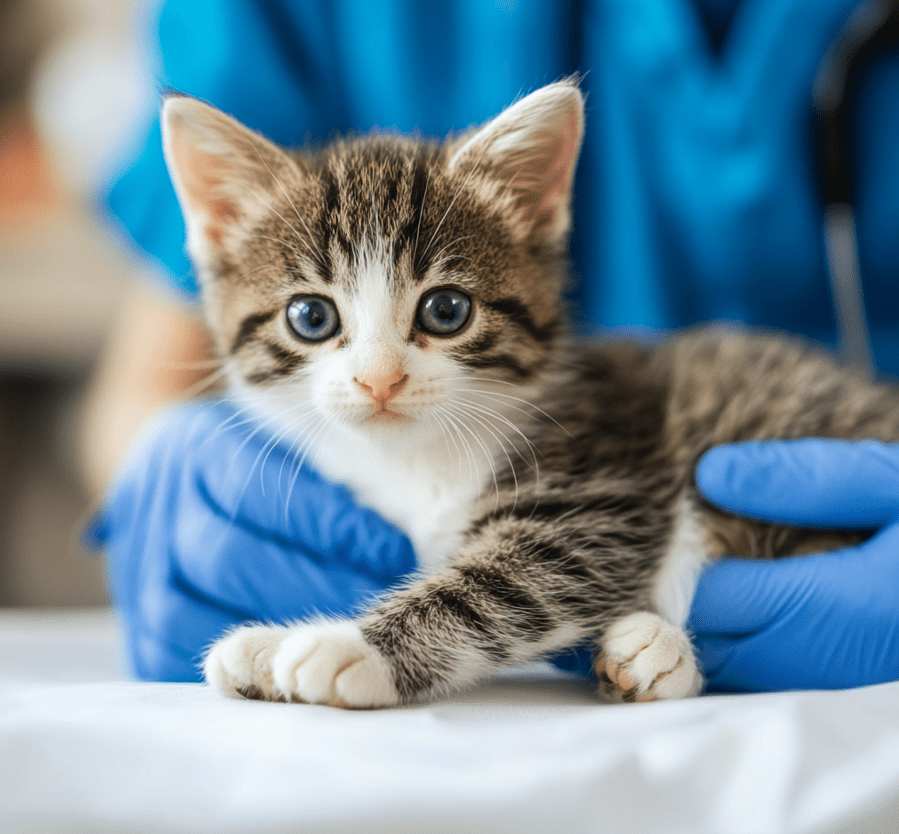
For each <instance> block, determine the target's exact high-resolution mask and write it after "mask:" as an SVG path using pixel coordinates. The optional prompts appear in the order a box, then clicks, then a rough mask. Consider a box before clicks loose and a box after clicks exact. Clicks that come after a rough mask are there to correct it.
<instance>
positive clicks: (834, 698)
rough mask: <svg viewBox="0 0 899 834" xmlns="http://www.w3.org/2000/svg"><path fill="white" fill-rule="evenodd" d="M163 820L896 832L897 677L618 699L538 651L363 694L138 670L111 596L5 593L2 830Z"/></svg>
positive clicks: (310, 825)
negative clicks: (776, 691) (53, 599)
mask: <svg viewBox="0 0 899 834" xmlns="http://www.w3.org/2000/svg"><path fill="white" fill-rule="evenodd" d="M162 831H172V832H206V831H209V832H282V831H284V832H287V831H291V832H293V831H297V832H389V834H397V833H398V832H410V833H411V832H448V833H449V832H452V833H453V834H460V833H461V832H490V833H491V834H495V832H506V831H509V832H553V833H554V834H556V832H558V834H567V832H594V831H595V832H603V834H615V833H616V832H628V834H635V833H636V834H642V833H643V832H656V831H658V832H684V834H688V833H689V834H701V832H728V834H729V833H730V832H734V834H743V833H744V832H747V833H748V832H760V834H779V833H780V832H809V834H818V833H819V832H840V833H841V834H843V832H847V834H848V832H853V834H856V832H891V831H899V684H889V685H885V686H877V687H869V688H865V689H859V690H855V691H849V692H835V693H827V692H806V693H787V694H780V695H763V696H740V697H706V698H698V699H693V700H688V701H680V702H668V703H656V704H635V705H626V706H608V705H602V704H600V703H598V702H597V701H596V700H595V699H594V697H593V695H592V694H591V692H590V689H589V687H588V686H587V685H585V684H584V683H583V682H582V681H579V680H575V679H571V678H568V677H566V676H564V675H561V674H559V673H555V672H554V671H551V670H549V668H548V667H542V666H538V667H532V668H529V669H525V670H513V671H511V672H510V673H508V674H506V675H504V676H501V677H499V678H497V679H495V680H494V681H492V682H490V683H488V684H486V685H484V686H482V687H479V688H478V689H475V690H473V691H471V692H467V693H464V694H462V695H459V696H456V697H454V698H452V699H449V700H446V701H442V702H437V703H433V704H426V705H421V706H418V707H414V708H410V709H399V710H384V711H377V712H353V711H343V710H334V709H330V708H326V707H310V706H299V705H286V704H268V703H259V702H251V701H238V700H229V699H227V698H224V697H221V696H219V695H218V694H216V693H214V692H212V691H210V690H209V689H207V688H206V687H203V686H199V685H188V684H147V683H137V682H133V681H130V680H128V679H127V675H126V674H125V672H124V667H123V664H122V663H121V660H120V652H119V641H118V637H117V632H116V624H115V619H114V617H113V616H112V615H111V614H110V613H109V612H105V611H95V612H56V613H52V612H45V613H42V614H41V613H38V614H35V613H24V612H0V832H4V833H5V832H10V834H12V833H13V832H15V834H28V833H29V832H41V834H51V833H52V832H162Z"/></svg>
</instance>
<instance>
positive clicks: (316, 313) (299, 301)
mask: <svg viewBox="0 0 899 834" xmlns="http://www.w3.org/2000/svg"><path fill="white" fill-rule="evenodd" d="M287 321H288V323H289V324H290V327H291V330H293V332H294V333H296V334H297V336H299V337H300V338H301V339H305V340H306V341H307V342H324V341H325V340H326V339H330V338H331V337H332V336H333V335H334V334H335V333H337V331H338V330H339V329H340V316H338V315H337V308H336V307H335V306H334V302H332V301H329V300H328V299H327V298H322V297H321V296H317V295H304V296H302V297H301V298H295V299H294V300H293V301H291V302H290V305H289V306H288V308H287Z"/></svg>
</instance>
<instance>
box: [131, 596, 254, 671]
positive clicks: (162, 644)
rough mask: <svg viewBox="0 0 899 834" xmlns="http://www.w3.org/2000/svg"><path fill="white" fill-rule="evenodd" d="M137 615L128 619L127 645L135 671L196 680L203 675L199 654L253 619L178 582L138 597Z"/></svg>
mask: <svg viewBox="0 0 899 834" xmlns="http://www.w3.org/2000/svg"><path fill="white" fill-rule="evenodd" d="M141 606H142V607H141V610H140V617H139V618H135V617H133V616H132V617H131V618H130V619H131V622H130V623H129V624H128V631H129V633H128V651H129V656H130V660H131V666H132V669H133V670H134V673H135V675H136V676H137V677H139V678H141V679H143V680H152V681H178V682H183V683H195V682H198V681H201V680H202V674H201V672H200V668H201V664H202V660H203V655H204V653H205V651H206V649H207V648H208V647H209V645H210V644H211V643H212V641H213V640H215V639H216V638H217V637H219V636H220V635H221V634H223V633H224V632H225V631H227V630H228V629H229V628H231V627H232V626H234V625H237V624H239V623H241V622H245V621H246V620H248V619H251V618H250V616H249V615H248V614H246V613H242V612H238V611H235V610H233V609H227V608H220V607H217V606H215V605H212V604H210V603H209V601H207V600H204V599H200V598H197V597H195V596H194V594H193V593H192V591H191V590H190V589H188V588H185V587H184V586H183V584H182V583H179V582H176V583H174V587H171V586H170V587H169V588H167V589H166V591H165V592H164V593H154V594H153V596H152V597H151V598H149V599H144V600H141Z"/></svg>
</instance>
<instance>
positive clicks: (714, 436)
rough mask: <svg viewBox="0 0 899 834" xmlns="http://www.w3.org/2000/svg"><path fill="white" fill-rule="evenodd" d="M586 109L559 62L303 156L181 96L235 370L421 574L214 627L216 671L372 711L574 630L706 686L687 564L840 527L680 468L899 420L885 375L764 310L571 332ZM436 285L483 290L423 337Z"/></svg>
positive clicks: (798, 543) (222, 341) (602, 654)
mask: <svg viewBox="0 0 899 834" xmlns="http://www.w3.org/2000/svg"><path fill="white" fill-rule="evenodd" d="M582 121H583V112H582V102H581V97H580V94H579V92H578V90H577V87H576V85H575V84H574V83H573V82H560V83H558V84H554V85H550V86H549V87H546V88H544V89H543V90H539V91H537V92H536V93H534V94H532V95H531V96H528V97H527V98H525V99H523V100H522V101H520V102H518V103H517V104H515V105H513V106H512V107H511V108H509V109H508V110H507V111H506V112H505V113H504V114H502V115H501V116H500V117H498V118H497V119H496V120H494V122H491V123H489V124H488V125H486V126H485V127H483V128H480V129H477V130H474V131H472V132H470V133H469V134H467V135H465V136H463V137H461V138H459V139H454V140H449V141H447V142H446V143H444V144H442V145H438V144H432V143H428V142H424V141H419V140H412V139H408V138H404V137H386V136H372V137H363V138H359V139H349V140H342V141H339V142H336V143H334V144H332V145H330V146H328V147H326V148H324V149H322V150H320V151H318V152H315V153H309V154H297V153H293V152H288V151H284V150H282V149H279V148H277V147H276V146H274V145H272V144H271V143H269V142H268V141H267V140H265V139H263V138H262V137H259V136H256V135H255V134H253V133H251V132H250V131H248V130H247V129H245V128H243V127H242V126H240V125H239V124H237V123H236V122H234V121H233V120H231V119H230V118H229V117H227V116H224V115H223V114H220V113H218V111H215V110H213V109H212V108H210V107H208V106H207V105H204V104H202V103H200V102H195V101H192V100H190V99H183V98H176V99H173V100H170V101H169V102H168V103H167V105H166V111H165V118H164V125H165V137H166V154H167V158H168V159H169V163H170V168H171V170H172V175H173V179H174V181H175V184H176V189H177V190H178V193H179V197H180V199H181V202H182V206H183V207H184V210H185V215H186V218H187V225H188V237H189V245H190V248H191V253H192V255H193V258H194V261H195V263H196V265H197V268H198V271H199V273H200V277H201V279H202V283H203V291H204V299H205V302H206V311H207V315H208V317H209V322H210V326H211V328H212V331H213V333H214V334H215V336H216V338H217V340H218V345H219V348H220V350H221V353H222V355H223V357H224V358H225V360H226V362H227V363H228V365H229V367H230V371H231V379H232V384H233V388H234V390H235V392H236V393H237V395H238V396H240V397H242V398H244V399H245V400H246V401H247V402H248V403H249V404H250V405H251V406H252V407H253V408H254V409H255V410H256V412H257V413H258V414H260V415H262V417H263V418H264V419H265V420H267V421H269V422H270V423H271V424H272V425H274V426H276V428H277V432H278V433H279V436H285V437H288V438H289V439H290V440H291V441H292V442H294V443H295V444H296V446H297V448H298V449H299V450H301V452H298V465H299V464H301V463H302V461H305V460H306V459H307V455H308V459H309V460H310V461H312V462H314V464H315V465H316V466H317V467H318V468H319V469H320V470H321V471H322V472H324V473H325V474H327V475H329V476H330V477H332V478H334V479H337V480H340V481H343V482H344V483H346V484H347V485H348V486H350V487H351V488H352V489H353V490H354V491H355V492H356V494H357V496H358V497H359V499H360V500H361V501H362V502H363V503H366V504H368V505H370V506H372V507H373V508H375V509H376V510H378V511H379V512H381V513H382V514H383V515H385V516H386V517H387V518H389V519H391V520H393V521H394V522H395V523H397V524H398V525H399V526H401V527H402V528H403V529H404V530H406V532H407V533H408V534H409V535H410V537H411V539H412V541H413V544H414V545H415V547H416V552H417V553H418V555H419V557H420V560H421V563H422V566H423V568H424V570H423V572H422V574H421V575H419V576H417V577H415V578H413V579H411V580H410V581H408V582H407V583H406V584H405V585H404V586H403V587H401V588H399V589H398V590H396V591H394V592H393V593H391V594H389V595H388V596H386V597H385V598H384V599H382V600H381V601H380V602H378V603H377V604H376V605H374V606H373V607H371V608H370V609H369V610H367V611H365V612H363V613H362V614H361V615H360V616H359V618H358V619H357V620H355V621H320V622H317V623H310V624H299V625H294V626H284V627H265V626H246V627H243V628H241V629H238V630H237V631H235V632H233V633H232V634H230V635H228V636H226V637H225V638H224V639H222V640H220V641H219V642H218V643H217V644H216V645H215V646H214V647H213V649H212V651H211V652H210V654H209V656H208V658H207V661H206V667H205V670H206V674H207V677H208V679H209V680H210V681H211V682H212V683H214V684H215V685H217V686H218V687H219V688H221V689H222V690H224V691H226V692H228V693H231V694H243V695H247V696H252V697H263V698H271V699H288V700H290V699H293V700H299V701H310V702H316V703H328V704H335V705H343V706H355V707H370V706H385V705H391V704H398V703H408V702H410V701H413V700H415V699H418V698H422V697H426V696H429V695H433V694H438V693H441V692H446V691H450V690H452V689H455V688H458V687H460V686H464V685H467V684H470V683H472V682H474V681H476V680H478V679H480V678H481V677H483V676H484V675H486V674H488V673H489V672H490V671H492V670H494V669H496V668H498V667H501V666H503V665H508V664H511V663H518V662H522V661H526V660H531V659H534V658H538V657H543V656H545V655H547V654H548V653H551V652H553V651H557V650H560V649H565V648H568V647H571V646H574V645H577V644H584V643H586V644H589V645H592V646H594V647H595V651H596V654H597V658H598V665H597V672H598V673H599V675H600V677H601V679H602V681H603V684H604V688H605V691H606V692H607V694H609V695H610V696H611V697H613V698H618V699H625V700H634V699H645V698H656V697H678V696H684V695H690V694H695V692H696V691H698V688H699V682H700V681H699V676H698V673H697V671H696V667H695V662H694V660H693V657H692V652H691V650H690V647H689V642H688V640H687V638H686V636H685V634H684V632H683V630H682V625H683V622H682V621H683V617H684V612H685V610H686V607H687V606H688V605H689V596H690V594H691V593H692V583H693V582H695V576H696V572H697V570H698V568H699V566H700V565H701V562H702V560H703V559H705V558H713V557H715V556H718V555H720V554H722V553H736V554H741V555H745V556H753V557H772V556H781V555H787V554H792V553H800V552H804V551H807V550H810V549H814V548H819V547H821V546H824V545H832V544H834V543H839V542H844V541H849V540H852V537H851V536H850V535H842V534H836V533H828V534H827V536H823V535H822V534H821V533H820V532H817V533H813V532H811V531H803V530H796V529H790V530H788V529H786V528H781V527H775V526H771V525H766V524H762V523H758V522H751V521H747V520H743V519H736V518H733V517H729V516H726V515H725V514H723V513H721V512H719V511H717V510H714V509H713V508H711V507H709V506H708V505H706V504H704V503H703V502H702V501H701V500H700V499H699V498H698V496H697V495H696V492H695V489H694V485H693V470H694V467H695V465H696V462H697V460H698V458H699V456H700V455H701V454H702V453H703V452H704V451H705V450H707V449H708V448H710V447H711V446H713V445H715V444H718V443H722V442H728V441H735V440H746V439H753V438H792V437H804V436H812V435H815V436H826V437H846V438H856V437H870V438H878V439H882V440H890V441H895V440H899V393H897V391H896V389H895V388H892V387H888V386H886V385H879V384H872V383H870V382H867V381H865V380H863V379H861V378H859V377H857V376H855V375H853V374H852V372H850V371H847V370H844V369H841V368H839V367H838V366H837V365H836V364H834V362H833V361H832V360H831V359H829V358H828V357H826V356H824V355H822V354H819V353H817V352H815V351H814V350H812V349H810V348H809V347H807V346H805V345H803V344H800V343H796V342H791V341H788V340H784V339H782V338H776V337H773V336H768V335H764V334H743V335H737V334H730V335H722V334H718V333H713V332H711V331H696V332H690V333H685V334H682V335H680V336H678V337H676V338H675V339H673V340H671V341H670V342H668V343H666V344H664V345H662V346H659V347H654V348H649V347H645V346H638V345H633V344H593V345H579V344H575V343H574V342H573V341H572V340H571V339H570V338H569V337H568V336H567V335H566V326H565V320H564V316H563V312H562V294H563V290H564V286H565V281H566V264H567V262H566V249H565V242H566V241H565V239H566V236H567V232H568V227H569V209H570V194H571V183H572V176H573V171H574V166H575V163H576V160H577V152H578V148H579V146H580V139H581V129H582ZM444 287H451V288H453V289H454V290H457V291H459V292H462V293H464V294H466V295H467V296H468V297H469V298H470V299H471V309H472V312H471V315H470V318H469V320H468V321H466V323H465V324H464V326H461V327H460V328H459V330H458V331H457V332H454V333H451V334H449V335H435V334H434V333H432V332H429V331H428V330H427V328H426V327H424V326H423V325H422V320H421V318H420V315H419V310H420V305H421V304H422V303H423V300H424V299H426V298H427V297H428V294H429V293H431V292H433V291H435V290H438V289H440V288H444ZM305 296H309V297H316V298H325V299H327V300H328V301H329V302H330V303H333V304H334V306H335V309H336V310H338V312H339V315H340V322H341V326H340V329H339V330H338V331H337V332H336V333H335V335H334V336H332V337H331V338H329V339H327V340H325V341H322V342H309V341H304V340H303V339H302V338H298V336H297V335H296V333H294V332H292V331H291V329H290V326H289V324H288V320H287V317H286V315H285V310H286V309H287V308H288V306H289V305H290V304H291V302H292V301H293V300H294V299H297V298H298V297H305ZM375 392H381V393H380V394H376V393H375ZM388 392H389V393H388ZM397 392H398V393H397ZM388 402H389V406H388ZM660 583H662V584H661V585H660ZM664 600H675V601H674V602H665V601H664ZM660 614H661V615H664V617H663V616H659V615H660ZM666 617H667V619H665V618H666Z"/></svg>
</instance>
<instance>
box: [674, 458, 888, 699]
mask: <svg viewBox="0 0 899 834" xmlns="http://www.w3.org/2000/svg"><path fill="white" fill-rule="evenodd" d="M697 483H698V486H699V489H700V490H701V491H702V493H703V494H704V495H705V496H706V498H708V499H709V500H710V501H713V502H714V503H715V504H718V505H719V506H721V507H723V508H725V509H727V510H729V511H731V512H734V513H737V514H740V515H746V516H752V517H755V518H759V519H763V520H766V521H771V522H778V523H785V524H796V525H803V526H809V527H840V528H855V529H866V528H867V529H876V530H877V533H876V534H875V535H874V536H873V538H871V539H869V540H868V541H866V542H865V543H864V544H862V545H860V546H858V547H847V548H844V549H842V550H839V551H835V552H832V553H822V554H817V555H812V556H797V557H794V558H788V559H782V560H777V561H771V562H754V561H744V560H739V559H725V560H722V561H720V562H718V563H716V564H712V565H710V566H709V567H708V568H706V570H704V571H703V573H702V575H701V576H700V579H699V585H698V588H697V591H696V596H695V598H694V601H693V607H692V611H691V614H690V620H689V622H688V628H690V629H691V630H692V631H693V632H694V634H695V641H694V642H695V645H696V647H697V650H698V656H699V661H700V666H701V667H702V668H703V670H704V672H705V675H706V680H707V682H708V688H709V689H710V690H718V691H764V690H784V689H807V688H816V689H817V688H821V689H836V688H843V687H853V686H862V685H866V684H873V683H880V682H884V681H891V680H897V679H899V445H887V444H883V443H875V442H870V441H865V442H841V441H831V440H798V441H784V442H765V443H744V444H735V445H733V446H721V447H718V448H715V449H712V450H711V451H710V452H708V453H707V454H706V455H705V456H704V457H703V458H702V460H701V461H700V463H699V467H698V469H697Z"/></svg>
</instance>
